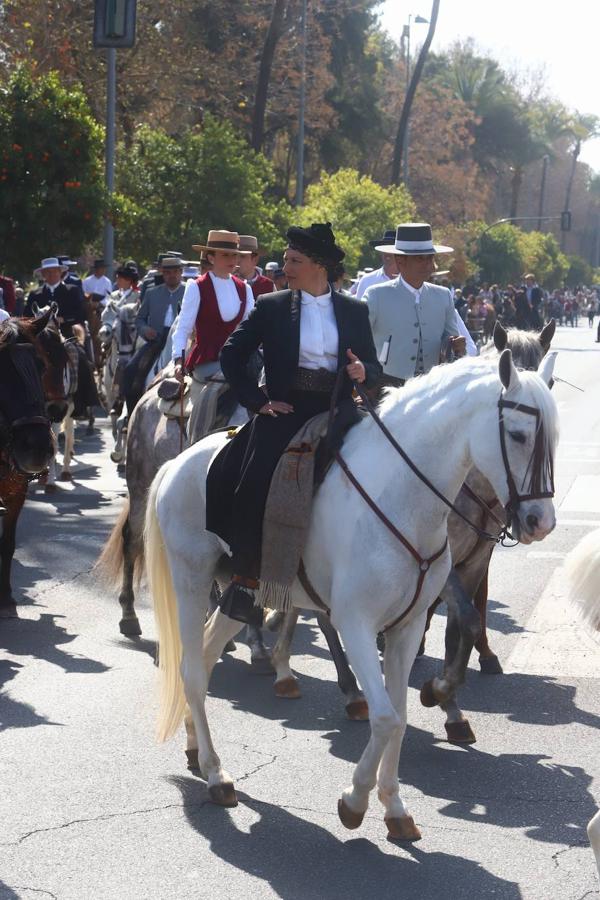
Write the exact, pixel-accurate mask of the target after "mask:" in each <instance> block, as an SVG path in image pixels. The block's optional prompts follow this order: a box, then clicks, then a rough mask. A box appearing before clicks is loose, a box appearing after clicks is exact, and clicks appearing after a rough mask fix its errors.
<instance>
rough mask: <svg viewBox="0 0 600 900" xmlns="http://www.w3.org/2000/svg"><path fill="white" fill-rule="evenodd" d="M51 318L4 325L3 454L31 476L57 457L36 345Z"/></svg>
mask: <svg viewBox="0 0 600 900" xmlns="http://www.w3.org/2000/svg"><path fill="white" fill-rule="evenodd" d="M50 316H51V313H50V312H48V314H47V316H46V315H44V316H42V317H41V318H40V319H36V320H18V319H8V320H7V321H5V322H3V323H2V325H1V326H0V453H1V454H2V455H3V456H4V458H5V460H7V461H8V462H9V463H10V464H11V465H13V466H15V467H16V468H17V469H18V470H20V471H21V472H23V473H24V474H27V475H33V474H35V473H37V472H41V471H42V470H43V469H45V468H46V466H47V465H48V463H49V462H50V460H51V459H52V457H53V455H54V440H53V437H52V432H51V430H50V422H49V420H48V416H47V415H46V399H45V396H44V389H43V386H42V378H41V370H42V369H43V363H41V362H40V359H39V357H38V354H37V352H36V346H35V342H36V338H37V336H38V334H40V332H42V331H43V330H44V328H45V327H46V326H47V324H48V321H49V318H50Z"/></svg>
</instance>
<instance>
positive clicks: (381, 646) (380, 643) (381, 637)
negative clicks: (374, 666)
mask: <svg viewBox="0 0 600 900" xmlns="http://www.w3.org/2000/svg"><path fill="white" fill-rule="evenodd" d="M377 649H378V650H379V652H380V653H382V654H383V653H385V634H384V633H383V632H382V631H380V632H379V634H378V635H377Z"/></svg>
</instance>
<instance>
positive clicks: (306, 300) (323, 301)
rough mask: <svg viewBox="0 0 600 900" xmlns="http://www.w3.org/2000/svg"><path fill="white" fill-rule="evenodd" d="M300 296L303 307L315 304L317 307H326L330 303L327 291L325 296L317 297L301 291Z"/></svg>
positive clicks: (329, 292) (329, 294)
mask: <svg viewBox="0 0 600 900" xmlns="http://www.w3.org/2000/svg"><path fill="white" fill-rule="evenodd" d="M301 295H302V303H303V304H304V306H312V305H313V304H314V303H316V304H317V306H323V307H327V306H329V305H330V303H331V291H327V293H326V294H320V295H319V296H318V297H315V296H313V294H309V293H308V291H301Z"/></svg>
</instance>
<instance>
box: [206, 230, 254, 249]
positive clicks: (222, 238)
mask: <svg viewBox="0 0 600 900" xmlns="http://www.w3.org/2000/svg"><path fill="white" fill-rule="evenodd" d="M192 250H206V251H208V252H210V251H211V250H234V251H235V252H236V253H240V252H241V253H250V250H242V251H240V236H239V234H238V233H237V231H209V232H208V238H207V240H206V244H192Z"/></svg>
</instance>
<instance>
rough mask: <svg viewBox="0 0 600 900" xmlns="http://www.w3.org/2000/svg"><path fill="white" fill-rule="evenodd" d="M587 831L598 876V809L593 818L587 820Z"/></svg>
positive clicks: (599, 825) (599, 857) (599, 869)
mask: <svg viewBox="0 0 600 900" xmlns="http://www.w3.org/2000/svg"><path fill="white" fill-rule="evenodd" d="M587 833H588V837H589V839H590V844H591V845H592V850H593V851H594V856H595V858H596V866H597V868H598V875H599V876H600V810H599V811H598V812H597V813H596V815H595V816H594V818H593V819H591V820H590V822H588V826H587Z"/></svg>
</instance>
